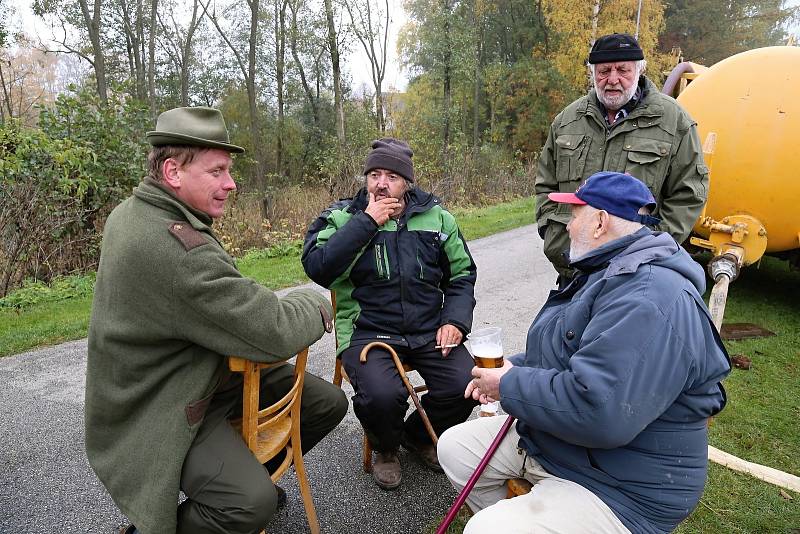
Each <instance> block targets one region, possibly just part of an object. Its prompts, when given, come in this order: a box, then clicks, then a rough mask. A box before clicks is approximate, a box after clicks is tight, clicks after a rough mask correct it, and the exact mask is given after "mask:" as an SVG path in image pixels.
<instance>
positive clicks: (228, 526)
mask: <svg viewBox="0 0 800 534" xmlns="http://www.w3.org/2000/svg"><path fill="white" fill-rule="evenodd" d="M293 372H294V367H293V366H292V365H288V364H287V365H282V366H280V367H277V368H273V369H269V370H267V371H262V373H261V403H260V404H261V406H260V407H261V408H264V407H266V406H267V405H269V404H272V403H274V402H275V401H277V400H278V399H280V398H281V397H283V396H284V395H285V394H286V393H287V392H288V391H289V389H291V387H292V384H293V383H294V377H293ZM302 395H303V400H302V404H301V410H300V435H301V440H302V444H303V453H304V454H305V453H306V452H308V451H309V450H310V449H311V448H312V447H314V445H316V444H317V443H318V442H319V441H320V440H321V439H322V438H323V437H325V435H327V434H328V432H330V431H331V430H332V429H333V428H334V427H335V426H336V425H338V424H339V422H340V421H341V420H342V418H343V417H344V416H345V414H346V413H347V406H348V402H347V397H346V396H345V395H344V393H343V392H342V390H341V389H340V388H338V387H337V386H334V385H333V384H331V383H330V382H326V381H324V380H322V379H321V378H318V377H316V376H314V375H311V374H308V373H306V376H305V381H304V383H303V393H302ZM241 413H242V378H241V375H240V374H238V373H235V374H234V375H232V377H231V381H230V382H228V383H227V384H226V385H225V387H224V389H223V390H222V391H218V392H217V393H216V394H215V395H214V398H213V400H212V402H211V405H210V406H209V408H208V411H207V412H206V416H205V419H204V420H203V423H202V424H201V426H200V429H199V431H198V433H197V436H196V437H195V440H194V442H193V443H192V446H191V448H190V449H189V453H188V454H187V456H186V459H185V460H184V462H183V471H182V472H181V490H183V492H184V493H185V494H186V496H187V500H185V501H184V502H183V503H181V505H180V507H179V508H178V533H179V534H206V533H208V534H210V533H231V534H234V533H235V534H239V533H241V534H250V533H257V532H260V531H261V530H262V529H263V528H264V526H265V525H266V523H267V521H269V518H270V517H272V515H273V514H274V513H275V508H276V506H277V494H276V491H275V486H274V485H273V483H272V480H271V479H270V478H269V472H268V468H269V465H267V466H262V465H261V464H260V463H258V460H256V458H255V456H253V453H252V452H250V449H248V448H247V446H246V445H245V443H244V440H242V437H241V435H240V434H239V433H238V432H237V431H236V430H235V429H233V428H232V427H231V425H230V424H229V423H228V419H230V418H235V417H240V416H241Z"/></svg>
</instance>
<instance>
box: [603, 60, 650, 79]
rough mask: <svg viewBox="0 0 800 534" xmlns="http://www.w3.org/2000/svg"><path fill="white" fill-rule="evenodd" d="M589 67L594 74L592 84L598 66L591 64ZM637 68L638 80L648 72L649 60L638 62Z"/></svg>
mask: <svg viewBox="0 0 800 534" xmlns="http://www.w3.org/2000/svg"><path fill="white" fill-rule="evenodd" d="M588 65H589V72H591V73H592V83H594V68H595V65H596V64H595V63H589V64H588ZM635 68H636V78H637V79H638V78H639V76H641V75H642V74H644V71H645V70H647V60H646V59H640V60H637V61H636V66H635Z"/></svg>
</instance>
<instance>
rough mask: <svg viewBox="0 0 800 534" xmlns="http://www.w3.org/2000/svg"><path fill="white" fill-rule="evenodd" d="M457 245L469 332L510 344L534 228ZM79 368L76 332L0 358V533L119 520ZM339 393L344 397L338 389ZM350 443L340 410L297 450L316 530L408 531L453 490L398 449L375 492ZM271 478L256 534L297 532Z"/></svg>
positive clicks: (525, 306)
mask: <svg viewBox="0 0 800 534" xmlns="http://www.w3.org/2000/svg"><path fill="white" fill-rule="evenodd" d="M469 247H470V250H471V252H472V254H473V256H474V258H475V262H476V264H477V265H478V283H477V287H476V298H477V302H478V304H477V307H476V309H475V320H474V325H473V328H479V327H481V326H486V325H492V326H501V327H502V328H503V343H504V348H505V352H506V354H513V353H516V352H521V351H522V350H524V347H525V336H526V333H527V330H528V326H529V325H530V323H531V321H532V320H533V318H534V316H535V315H536V313H537V311H538V310H539V308H540V307H541V305H542V304H543V303H544V300H545V298H546V296H547V293H548V291H549V290H550V289H551V288H552V287H553V282H554V281H555V276H556V275H555V271H554V270H553V268H552V267H551V266H550V264H549V263H548V262H547V260H546V259H545V257H544V255H543V253H542V242H541V240H540V239H539V237H538V235H537V234H536V230H535V227H533V226H525V227H522V228H518V229H516V230H511V231H508V232H504V233H501V234H497V235H494V236H490V237H486V238H483V239H478V240H475V241H472V242H470V243H469ZM312 287H315V288H316V289H317V290H319V291H325V290H324V289H322V288H320V287H318V286H312ZM287 291H288V290H285V291H281V292H280V293H282V294H283V293H285V292H287ZM333 354H334V344H333V336H331V335H327V336H325V337H324V338H323V339H321V340H320V341H319V342H317V343H316V344H315V345H314V346H313V347H311V352H310V355H309V364H308V369H309V371H310V372H312V373H314V374H316V375H318V376H321V377H323V378H327V379H330V377H331V376H332V375H333V361H334V359H333ZM85 370H86V340H85V339H84V340H80V341H74V342H70V343H64V344H62V345H58V346H55V347H49V348H46V349H41V350H37V351H33V352H28V353H24V354H20V355H16V356H10V357H6V358H0V534H27V533H31V534H33V533H36V534H42V533H56V532H59V533H60V532H70V533H71V532H81V533H84V532H85V533H108V534H111V533H116V532H118V530H119V527H120V526H122V525H124V524H126V518H125V517H124V516H123V515H122V513H120V511H119V510H118V509H117V507H116V506H115V505H114V503H113V501H112V500H111V498H110V497H109V495H108V493H106V491H105V489H104V488H103V486H102V484H100V482H99V481H98V480H97V478H96V477H95V475H94V473H93V472H92V470H91V468H90V467H89V464H88V461H87V460H86V455H85V452H84V439H83V394H84V375H85ZM346 392H347V394H348V396H350V395H352V390H351V389H350V388H349V386H346ZM474 416H475V414H473V417H474ZM361 439H362V431H361V427H360V426H359V423H358V421H357V420H356V418H355V416H354V415H353V413H352V409H351V410H350V411H349V412H348V415H347V416H346V417H345V420H344V421H343V422H342V424H341V425H339V426H338V427H337V428H336V429H335V430H334V431H333V432H332V433H331V434H330V435H329V436H327V437H326V438H325V439H324V440H323V441H322V442H321V443H320V444H319V445H318V446H317V447H316V448H315V449H314V450H313V451H311V452H310V453H308V455H307V456H306V468H307V470H308V476H309V480H310V483H311V491H312V494H313V497H314V502H315V505H316V509H317V514H318V515H319V520H320V524H321V526H322V530H323V532H328V533H335V534H351V533H352V534H373V533H374V534H378V533H381V534H390V533H397V534H410V533H418V532H422V531H423V530H424V529H426V528H427V527H430V526H435V522H436V521H437V520H438V519H439V518H441V516H442V515H443V514H444V513H445V512H446V510H447V509H448V508H449V506H450V505H451V504H452V502H453V500H454V498H455V496H456V493H455V491H454V490H453V489H452V487H451V486H450V484H449V482H448V481H447V479H446V477H445V476H444V475H442V474H437V473H433V472H431V471H429V470H427V469H426V468H425V467H424V466H422V465H421V464H420V463H418V462H417V461H416V460H415V459H414V458H413V457H411V456H409V455H408V454H406V452H405V451H403V450H401V456H400V460H401V462H402V464H403V485H402V486H401V487H400V488H399V489H398V490H396V491H392V492H385V491H381V490H380V489H378V487H377V486H375V484H374V482H373V481H372V479H371V477H370V475H368V474H365V473H364V472H363V471H362V469H361ZM131 484H136V481H135V480H131ZM280 485H281V486H282V487H284V489H286V491H287V493H288V495H289V502H288V505H287V506H286V508H284V509H283V510H282V511H281V512H280V513H279V514H277V515H276V517H274V518H273V520H272V522H271V523H270V525H269V526H268V529H267V532H269V533H272V534H275V533H294V532H307V531H308V527H307V524H306V521H305V512H304V509H303V505H302V501H301V499H300V493H299V490H298V487H297V484H296V480H295V478H294V473H293V471H290V473H289V474H287V475H286V476H285V477H284V478H283V479H282V480H281V481H280Z"/></svg>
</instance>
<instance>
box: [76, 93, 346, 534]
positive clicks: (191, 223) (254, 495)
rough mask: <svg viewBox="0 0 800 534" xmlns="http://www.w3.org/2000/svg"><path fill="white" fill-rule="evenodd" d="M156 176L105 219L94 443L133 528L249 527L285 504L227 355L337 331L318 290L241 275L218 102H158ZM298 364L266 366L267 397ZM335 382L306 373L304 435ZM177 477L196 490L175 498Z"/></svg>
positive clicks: (315, 426)
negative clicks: (225, 219) (217, 232)
mask: <svg viewBox="0 0 800 534" xmlns="http://www.w3.org/2000/svg"><path fill="white" fill-rule="evenodd" d="M147 139H148V141H149V142H150V144H151V145H152V149H151V151H150V154H149V156H148V163H149V175H148V176H147V177H146V178H145V179H144V180H143V181H142V183H140V184H139V186H138V187H136V188H135V189H134V191H133V195H132V196H131V197H130V198H128V199H127V200H125V201H124V202H122V203H121V204H120V205H119V206H117V207H116V208H115V209H114V211H113V212H112V213H111V215H110V216H109V217H108V221H107V222H106V226H105V230H104V233H103V246H102V253H101V256H100V266H99V268H98V271H97V283H96V286H95V294H94V303H93V306H92V319H91V324H90V327H89V357H88V362H87V369H86V453H87V456H88V458H89V462H90V464H91V466H92V468H93V469H94V470H95V472H96V473H97V476H98V477H99V478H100V480H101V481H102V482H103V484H104V485H105V487H106V488H107V489H108V492H109V493H110V494H111V497H112V498H113V499H114V502H115V503H116V504H117V505H118V506H119V507H120V509H121V510H122V512H123V513H124V514H125V515H127V516H128V518H129V519H130V520H131V521H132V522H133V523H134V525H136V526H135V527H134V526H133V525H132V526H130V527H127V529H124V532H126V533H136V532H141V533H143V534H162V533H163V534H167V533H170V534H171V533H175V532H179V533H186V534H189V533H191V534H200V533H212V532H218V533H234V532H235V533H255V532H259V531H260V530H261V529H262V528H264V526H265V524H266V523H267V521H268V520H269V518H270V516H271V515H272V514H273V513H274V512H275V509H276V506H277V500H278V497H277V491H276V488H275V486H274V485H273V484H272V481H271V480H270V478H269V473H268V472H267V470H265V468H264V467H262V466H261V464H259V463H258V461H257V460H256V459H255V457H254V456H253V455H252V453H251V452H250V451H249V449H248V448H247V446H246V445H245V443H244V441H243V440H242V439H241V437H240V436H239V434H238V433H237V432H236V431H235V430H234V429H233V428H232V427H231V426H230V424H229V423H228V418H229V417H231V416H235V415H236V412H237V410H238V411H239V412H240V411H241V396H242V393H241V392H242V383H241V375H240V374H238V373H234V374H231V373H230V372H229V371H228V370H227V362H226V356H229V355H237V356H241V357H244V358H248V359H251V360H256V361H261V362H277V361H281V360H286V359H287V358H289V357H291V356H292V355H294V354H295V353H296V352H297V351H298V350H300V349H302V348H303V347H306V346H308V345H310V344H312V343H314V342H315V341H316V340H317V339H319V338H320V337H321V336H322V335H323V334H324V332H325V330H326V329H328V331H330V313H331V309H330V303H328V302H327V299H326V298H325V297H323V296H322V295H320V294H318V293H316V292H315V291H312V290H299V291H294V292H292V293H290V294H289V295H288V296H286V297H284V298H282V299H279V298H278V297H277V296H276V295H275V294H274V293H273V292H272V291H269V290H268V289H266V288H264V287H263V286H261V285H259V284H258V283H256V282H255V281H253V280H250V279H248V278H244V277H243V276H242V275H241V274H240V273H239V271H238V270H237V269H236V266H235V264H234V261H233V259H231V257H230V256H229V255H228V254H227V253H226V252H225V250H224V249H223V248H222V246H221V245H220V243H219V241H218V240H217V238H216V237H215V236H214V233H213V231H212V228H211V224H212V221H213V219H215V218H218V217H220V216H221V215H222V214H223V210H224V206H225V201H226V200H227V197H228V195H229V193H230V192H231V191H234V190H235V189H236V184H235V183H234V181H233V179H232V178H231V175H230V168H231V162H232V160H231V152H243V149H242V148H240V147H237V146H235V145H232V144H230V143H229V138H228V131H227V129H226V127H225V122H224V120H223V118H222V114H221V113H220V112H219V111H218V110H215V109H211V108H199V107H198V108H177V109H173V110H170V111H167V112H164V113H162V114H161V115H160V116H159V118H158V121H157V124H156V129H155V131H152V132H148V133H147ZM292 372H293V370H292V366H291V365H288V364H287V365H283V366H279V367H277V368H274V369H271V370H270V371H269V372H265V373H263V374H262V380H261V386H262V393H263V397H264V398H265V401H266V402H270V401H273V400H277V399H278V398H280V397H282V396H283V395H284V394H285V393H286V392H287V391H288V389H289V388H290V387H291V384H292V381H293V379H292ZM347 406H348V404H347V399H346V397H345V396H344V394H343V393H342V391H341V390H340V389H339V388H338V387H336V386H334V385H332V384H330V383H328V382H325V381H323V380H321V379H319V378H317V377H315V376H313V375H307V376H306V378H305V386H304V389H303V404H302V416H301V437H302V443H303V449H304V451H307V450H309V449H311V447H313V446H314V445H315V444H316V443H317V442H318V441H319V440H321V439H322V438H323V437H324V436H325V435H326V434H327V433H328V432H330V430H331V429H333V428H334V427H335V426H336V425H337V424H338V423H339V422H340V421H341V420H342V418H343V417H344V414H345V413H346V411H347ZM179 490H181V491H183V493H184V494H185V495H186V497H187V499H186V500H184V501H183V502H182V503H181V504H180V506H179V505H178V495H179Z"/></svg>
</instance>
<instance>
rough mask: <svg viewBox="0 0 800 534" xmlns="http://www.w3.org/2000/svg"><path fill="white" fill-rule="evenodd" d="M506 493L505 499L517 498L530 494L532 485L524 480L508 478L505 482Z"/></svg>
mask: <svg viewBox="0 0 800 534" xmlns="http://www.w3.org/2000/svg"><path fill="white" fill-rule="evenodd" d="M507 486H508V492H507V494H506V498H507V499H510V498H511V497H518V496H520V495H525V494H526V493H530V491H531V488H533V484H531V483H530V482H528V480H526V479H524V478H510V479H509V480H508V482H507Z"/></svg>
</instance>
